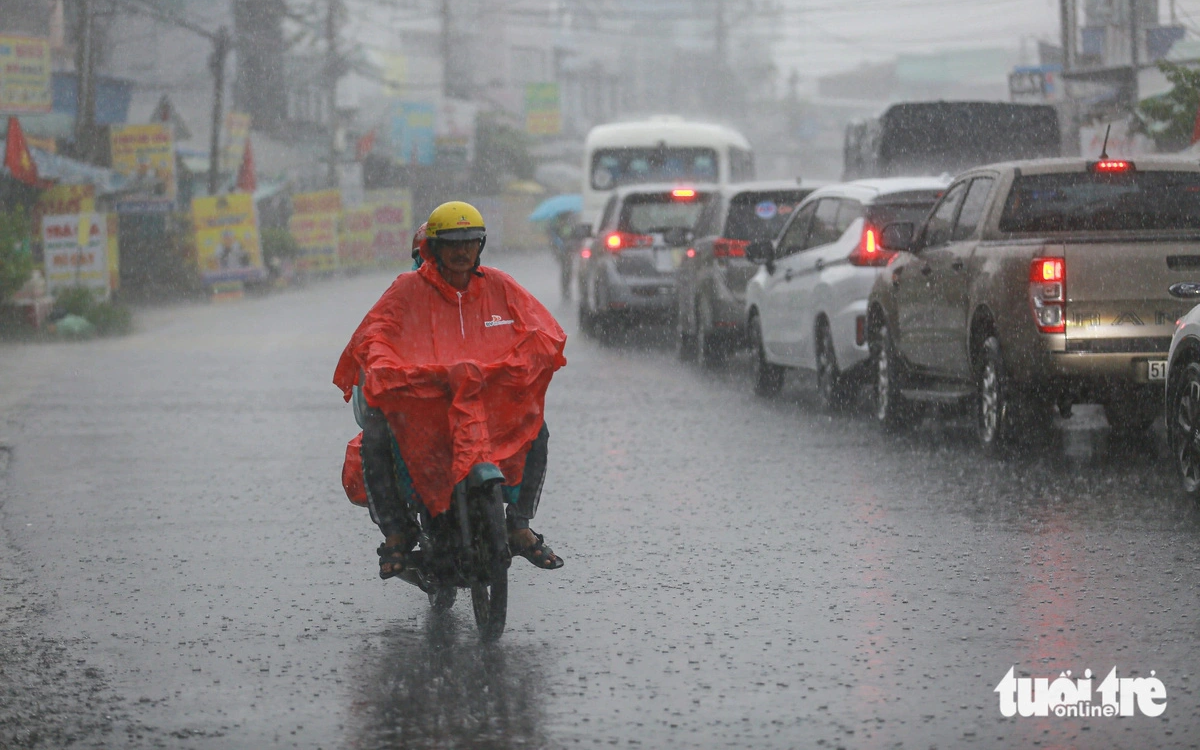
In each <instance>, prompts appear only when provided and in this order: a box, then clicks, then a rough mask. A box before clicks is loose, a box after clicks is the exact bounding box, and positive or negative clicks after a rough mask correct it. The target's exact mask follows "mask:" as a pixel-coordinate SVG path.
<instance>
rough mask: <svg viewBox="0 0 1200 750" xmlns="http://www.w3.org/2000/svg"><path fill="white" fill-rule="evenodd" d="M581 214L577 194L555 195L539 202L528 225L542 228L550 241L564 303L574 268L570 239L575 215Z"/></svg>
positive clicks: (573, 239) (579, 197) (580, 200)
mask: <svg viewBox="0 0 1200 750" xmlns="http://www.w3.org/2000/svg"><path fill="white" fill-rule="evenodd" d="M582 210H583V199H582V197H581V196H579V195H577V194H569V195H556V196H554V197H553V198H547V199H546V200H544V201H542V202H541V203H540V204H539V205H538V207H537V208H535V209H534V210H533V213H531V214H530V215H529V221H530V222H531V223H534V224H542V225H543V228H544V229H545V231H546V236H547V237H548V238H549V240H550V249H551V250H552V251H553V252H554V257H555V259H556V260H558V267H559V290H560V292H561V293H562V298H563V299H564V300H569V299H571V271H572V269H573V267H574V264H575V250H576V249H577V244H578V243H577V242H576V241H575V238H574V236H573V235H574V231H575V225H576V223H577V222H578V220H579V212H580V211H582Z"/></svg>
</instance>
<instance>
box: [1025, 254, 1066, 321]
mask: <svg viewBox="0 0 1200 750" xmlns="http://www.w3.org/2000/svg"><path fill="white" fill-rule="evenodd" d="M1029 301H1030V304H1031V305H1032V307H1033V320H1034V322H1035V323H1037V327H1038V330H1039V331H1041V332H1042V333H1065V332H1066V330H1067V315H1066V312H1067V311H1066V306H1067V262H1066V260H1064V259H1063V258H1034V259H1033V263H1032V264H1030V266H1029Z"/></svg>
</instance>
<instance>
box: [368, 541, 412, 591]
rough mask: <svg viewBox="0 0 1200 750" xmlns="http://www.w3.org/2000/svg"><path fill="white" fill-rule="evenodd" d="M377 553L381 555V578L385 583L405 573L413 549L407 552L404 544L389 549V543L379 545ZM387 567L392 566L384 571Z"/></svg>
mask: <svg viewBox="0 0 1200 750" xmlns="http://www.w3.org/2000/svg"><path fill="white" fill-rule="evenodd" d="M375 551H376V552H377V553H378V554H379V577H380V578H382V579H383V580H385V581H386V580H387V579H389V578H395V577H396V576H398V575H400V574H401V573H403V572H404V570H405V568H407V567H408V564H409V562H410V561H411V560H412V554H413V553H412V550H411V549H407V550H406V549H405V546H404V545H402V544H397V545H395V546H391V547H389V546H388V544H387V542H384V543H383V544H381V545H379V549H377V550H375ZM385 565H390V566H391V568H390V569H388V570H384V569H383V568H384V566H385Z"/></svg>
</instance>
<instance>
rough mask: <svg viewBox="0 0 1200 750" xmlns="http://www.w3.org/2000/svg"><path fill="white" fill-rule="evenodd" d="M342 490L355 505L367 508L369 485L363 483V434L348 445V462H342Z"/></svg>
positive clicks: (355, 437) (356, 436)
mask: <svg viewBox="0 0 1200 750" xmlns="http://www.w3.org/2000/svg"><path fill="white" fill-rule="evenodd" d="M342 489H344V490H345V491H346V497H348V498H349V499H350V502H352V503H354V504H355V505H361V506H363V507H364V508H365V507H367V485H366V483H365V482H364V481H363V464H362V433H361V432H360V433H358V434H357V435H355V436H354V439H353V440H351V441H350V442H349V443H346V460H345V461H343V462H342Z"/></svg>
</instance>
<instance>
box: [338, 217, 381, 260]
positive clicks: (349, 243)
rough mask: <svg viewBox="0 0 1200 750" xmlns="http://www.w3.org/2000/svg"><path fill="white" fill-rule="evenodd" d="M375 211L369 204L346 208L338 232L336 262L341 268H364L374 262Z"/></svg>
mask: <svg viewBox="0 0 1200 750" xmlns="http://www.w3.org/2000/svg"><path fill="white" fill-rule="evenodd" d="M374 240H375V212H374V211H372V210H371V207H370V206H360V207H358V208H348V209H346V210H345V212H344V213H343V214H342V225H341V229H340V231H339V232H338V262H339V263H340V264H341V266H342V267H343V268H366V267H368V266H372V265H374V264H375V253H374V251H373V249H372V243H373V242H374Z"/></svg>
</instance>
